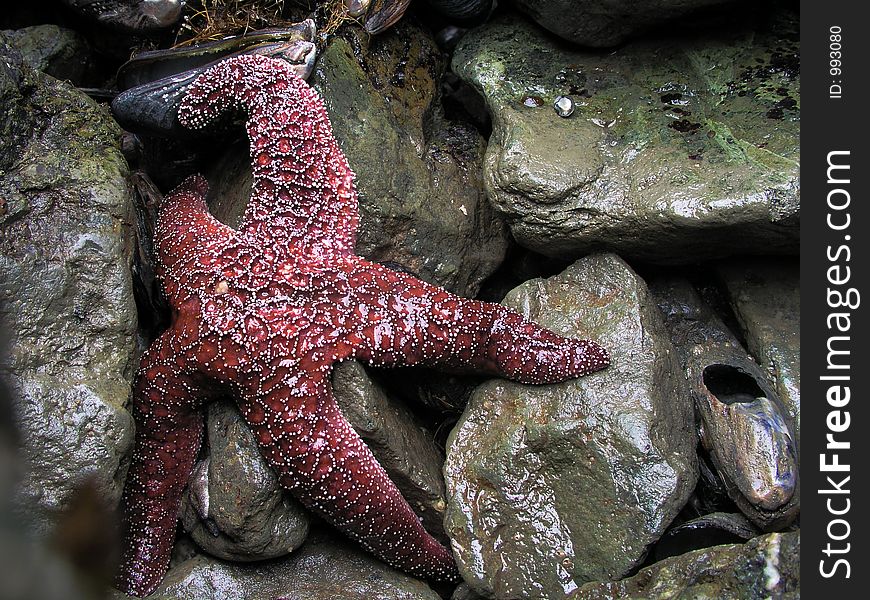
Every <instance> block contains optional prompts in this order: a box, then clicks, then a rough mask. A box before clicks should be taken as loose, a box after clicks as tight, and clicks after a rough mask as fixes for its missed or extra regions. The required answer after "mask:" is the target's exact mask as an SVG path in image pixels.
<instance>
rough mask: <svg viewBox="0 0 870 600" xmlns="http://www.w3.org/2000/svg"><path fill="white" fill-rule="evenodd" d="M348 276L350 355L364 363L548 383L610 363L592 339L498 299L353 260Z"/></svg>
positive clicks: (603, 366) (605, 353) (590, 371)
mask: <svg viewBox="0 0 870 600" xmlns="http://www.w3.org/2000/svg"><path fill="white" fill-rule="evenodd" d="M350 280H351V287H352V289H353V290H355V292H354V293H355V295H356V300H355V302H352V304H353V305H354V310H353V325H352V326H351V331H352V332H353V333H352V334H351V336H352V339H353V341H354V345H355V349H356V350H355V356H356V357H357V358H360V359H363V360H366V361H367V362H369V363H370V364H374V365H387V366H390V365H414V364H424V365H431V366H435V365H440V366H443V367H449V368H452V369H456V370H461V371H471V370H474V371H478V372H481V371H482V372H486V373H490V374H493V375H498V376H501V377H506V378H508V379H512V380H514V381H519V382H522V383H555V382H558V381H564V380H566V379H572V378H574V377H579V376H581V375H586V374H588V373H592V372H594V371H598V370H601V369H603V368H605V367H606V366H607V365H608V364H609V363H610V357H609V355H608V353H607V351H606V350H604V348H602V347H601V346H599V345H598V344H596V343H595V342H592V341H589V340H578V339H573V338H566V337H563V336H560V335H558V334H556V333H554V332H552V331H550V330H549V329H546V328H544V327H541V326H539V325H537V324H535V323H533V322H531V321H529V320H528V319H526V318H524V317H523V316H522V315H520V314H519V313H517V312H515V311H513V310H511V309H509V308H506V307H504V306H501V305H500V304H492V303H488V302H480V301H477V300H469V299H467V298H461V297H459V296H455V295H453V294H451V293H449V292H447V291H446V290H444V289H442V288H439V287H436V286H433V285H430V284H428V283H426V282H424V281H421V280H419V279H417V278H416V277H413V276H412V275H409V274H407V273H399V272H396V271H393V270H391V269H388V268H385V267H383V266H381V265H377V264H373V263H369V262H367V261H363V260H360V261H359V263H358V266H357V268H356V269H355V270H354V271H353V272H352V274H351V275H350Z"/></svg>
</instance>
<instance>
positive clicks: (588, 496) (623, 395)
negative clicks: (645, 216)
mask: <svg viewBox="0 0 870 600" xmlns="http://www.w3.org/2000/svg"><path fill="white" fill-rule="evenodd" d="M504 304H506V305H508V306H511V307H513V308H515V309H517V310H519V311H520V312H522V313H523V314H525V315H526V316H527V317H529V318H531V319H532V320H534V321H536V322H538V323H540V324H541V325H544V326H545V327H549V328H551V329H553V330H554V331H556V332H557V333H560V334H563V335H571V336H575V337H580V338H591V339H594V340H596V341H598V342H599V343H600V344H602V345H603V346H604V347H605V348H607V349H608V351H609V352H610V353H611V356H612V361H613V362H612V364H611V366H610V367H608V368H607V369H605V370H604V371H601V372H598V373H595V374H593V375H590V376H587V377H583V378H580V379H577V380H574V381H568V382H565V383H561V384H554V385H546V386H525V385H520V384H517V383H512V382H508V381H505V380H501V379H497V380H491V381H489V382H487V383H485V384H483V385H481V386H480V387H479V388H478V389H477V390H476V391H475V393H474V395H473V396H472V398H471V400H470V402H469V404H468V407H467V408H466V410H465V412H464V413H463V415H462V417H461V419H460V420H459V422H458V423H457V425H456V427H455V429H454V430H453V431H452V432H451V434H450V438H449V440H448V446H447V448H448V449H447V462H446V464H445V477H446V480H447V489H448V507H447V521H446V525H445V527H446V529H447V532H448V534H449V535H450V537H451V541H452V543H453V551H454V555H455V556H456V558H457V560H458V564H459V568H460V571H461V573H462V575H463V577H464V579H465V581H466V582H467V583H469V584H470V585H471V587H472V588H473V589H474V591H475V592H477V593H479V594H481V595H483V596H486V597H496V598H504V599H509V598H555V597H562V596H563V595H569V594H571V593H572V592H573V591H576V590H577V589H578V588H579V586H580V585H582V584H583V583H586V582H588V581H595V580H602V579H615V578H618V577H622V576H624V575H625V574H626V573H627V572H629V571H630V570H631V569H632V568H633V567H635V566H636V565H637V564H638V563H640V562H641V561H642V560H643V558H644V556H645V555H646V552H647V547H648V546H649V545H650V544H651V543H652V542H654V541H655V540H657V539H658V537H659V536H660V535H661V534H662V533H663V532H664V530H665V528H666V527H667V526H668V525H669V524H670V522H671V521H672V519H673V518H674V517H675V516H676V514H677V513H678V512H679V511H680V509H681V508H682V506H683V505H684V503H685V502H686V500H687V499H688V497H689V495H690V494H691V492H692V489H693V487H694V485H695V481H696V478H697V455H696V451H695V444H696V442H695V439H696V433H695V429H694V428H695V425H694V418H693V413H692V407H691V404H690V402H689V400H688V396H687V391H686V388H685V378H684V377H683V375H682V373H681V371H680V366H679V363H678V361H677V357H676V354H675V351H674V349H673V346H672V345H671V343H670V340H669V339H668V336H667V332H666V331H665V330H664V326H663V324H662V321H661V316H660V315H659V313H658V311H657V309H656V307H655V305H654V303H653V302H652V299H651V298H650V296H649V293H648V291H647V288H646V285H645V284H644V282H643V281H642V280H641V279H640V278H639V277H638V276H637V275H636V274H635V273H634V272H633V271H632V270H631V269H630V268H629V267H628V265H626V264H625V262H623V261H622V260H621V259H620V258H618V257H617V256H615V255H612V254H599V255H593V256H590V257H587V258H584V259H581V260H579V261H577V262H576V263H574V264H573V265H571V266H570V267H568V268H567V269H566V270H565V271H564V272H563V273H561V274H559V275H557V276H554V277H551V278H549V279H543V280H542V279H536V280H532V281H529V282H526V283H525V284H523V285H521V286H520V287H518V288H516V289H515V290H513V291H512V292H511V293H510V294H508V296H507V298H506V299H505V301H504Z"/></svg>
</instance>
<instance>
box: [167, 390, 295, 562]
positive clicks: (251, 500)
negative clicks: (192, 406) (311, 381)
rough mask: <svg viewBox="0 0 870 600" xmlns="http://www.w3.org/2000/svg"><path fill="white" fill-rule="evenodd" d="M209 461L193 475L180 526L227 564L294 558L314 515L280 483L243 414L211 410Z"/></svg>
mask: <svg viewBox="0 0 870 600" xmlns="http://www.w3.org/2000/svg"><path fill="white" fill-rule="evenodd" d="M207 435H208V447H209V457H208V460H207V461H204V462H201V463H199V464H198V465H197V468H196V469H195V470H194V476H193V477H192V478H191V481H190V483H189V484H188V488H187V490H186V491H185V494H184V499H183V503H182V510H181V521H182V524H183V525H184V528H185V529H186V530H187V531H188V532H189V533H190V535H191V537H192V538H193V540H194V541H195V542H196V543H197V545H199V546H200V547H201V548H202V549H203V550H205V551H206V552H208V553H209V554H213V555H214V556H217V557H219V558H225V559H228V560H242V561H245V560H260V559H264V558H274V557H277V556H283V555H285V554H289V553H290V552H293V551H294V550H295V549H297V548H298V547H299V546H300V545H301V544H302V542H303V541H304V540H305V536H307V535H308V526H309V521H310V519H309V515H308V512H307V511H306V510H305V509H304V508H303V507H302V506H301V505H300V504H298V503H297V502H296V501H295V500H293V498H292V497H291V496H290V494H287V493H285V492H284V489H283V488H282V487H281V486H280V485H279V484H278V478H277V477H276V476H275V473H274V471H272V469H271V468H269V466H268V465H267V464H266V461H265V460H263V457H262V456H261V455H260V451H259V449H258V447H257V442H256V441H255V440H254V435H253V434H252V433H251V430H250V429H249V428H248V426H247V425H246V424H245V422H244V420H243V419H242V417H241V415H240V414H239V411H238V409H237V408H236V407H235V405H234V404H232V403H231V402H228V401H225V402H217V403H214V404H212V405H211V406H209V408H208V420H207Z"/></svg>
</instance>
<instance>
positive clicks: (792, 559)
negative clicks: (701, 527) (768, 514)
mask: <svg viewBox="0 0 870 600" xmlns="http://www.w3.org/2000/svg"><path fill="white" fill-rule="evenodd" d="M572 598H575V599H576V600H611V599H612V600H617V599H618V598H619V599H621V598H740V599H741V600H765V599H767V598H778V599H781V600H798V599H799V598H800V532H790V533H771V534H768V535H763V536H760V537H757V538H753V539H752V540H750V541H749V542H747V543H746V544H728V545H724V546H714V547H712V548H705V549H703V550H696V551H694V552H689V553H687V554H683V555H681V556H675V557H673V558H667V559H665V560H663V561H660V562H657V563H655V564H653V565H651V566H649V567H645V568H643V569H641V570H640V572H638V574H637V575H634V576H633V577H629V578H628V579H624V580H622V581H616V582H596V583H588V584H586V585H584V586H583V587H582V588H580V590H578V592H577V594H576V595H574V596H572Z"/></svg>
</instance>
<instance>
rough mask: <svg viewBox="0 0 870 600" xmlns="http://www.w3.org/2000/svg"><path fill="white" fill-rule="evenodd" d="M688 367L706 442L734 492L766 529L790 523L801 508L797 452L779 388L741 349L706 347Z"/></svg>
mask: <svg viewBox="0 0 870 600" xmlns="http://www.w3.org/2000/svg"><path fill="white" fill-rule="evenodd" d="M688 371H689V374H690V386H691V388H692V395H693V397H694V400H695V406H696V408H697V410H698V413H699V415H700V416H701V443H702V444H703V446H704V447H705V448H706V449H707V451H708V452H709V453H710V458H711V459H712V461H713V464H714V465H715V467H716V470H717V472H718V473H719V475H720V477H722V480H723V482H724V483H725V486H726V488H727V489H728V493H729V496H730V497H731V498H732V500H734V502H735V503H736V504H737V506H738V507H739V508H740V510H742V511H743V512H744V514H746V516H748V517H749V518H750V519H751V520H752V521H753V522H754V523H756V524H757V525H758V526H759V527H761V528H762V529H765V530H771V529H777V528H780V527H782V526H784V525H787V524H788V523H790V522H791V521H792V520H793V519H794V518H795V517H796V516H797V513H798V510H799V503H798V498H797V495H796V491H797V488H798V464H797V451H796V448H795V444H794V438H793V436H792V433H791V430H790V426H789V424H788V422H787V420H786V416H785V412H784V410H783V409H782V405H781V402H780V401H779V398H778V397H777V395H776V392H775V391H774V390H773V387H772V386H771V385H770V384H769V383H768V381H767V378H766V377H765V375H764V373H762V372H761V369H760V368H759V367H758V366H757V365H756V364H755V363H754V361H752V360H751V359H750V358H749V357H748V356H746V354H745V353H741V351H740V350H739V349H738V348H735V347H731V348H728V347H725V348H723V347H721V346H716V347H714V346H713V345H712V344H710V345H706V346H704V345H702V346H701V347H699V348H697V349H696V356H695V360H692V361H691V363H690V366H689V369H688Z"/></svg>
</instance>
